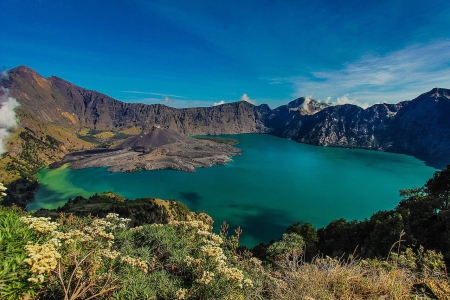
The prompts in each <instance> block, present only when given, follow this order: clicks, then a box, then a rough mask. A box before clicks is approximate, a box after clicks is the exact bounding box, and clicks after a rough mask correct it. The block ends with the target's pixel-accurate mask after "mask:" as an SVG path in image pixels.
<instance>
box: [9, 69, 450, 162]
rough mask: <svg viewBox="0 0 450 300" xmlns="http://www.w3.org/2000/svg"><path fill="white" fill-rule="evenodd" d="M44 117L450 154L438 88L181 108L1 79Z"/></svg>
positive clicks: (24, 78)
mask: <svg viewBox="0 0 450 300" xmlns="http://www.w3.org/2000/svg"><path fill="white" fill-rule="evenodd" d="M2 84H3V85H5V87H6V88H8V89H9V90H10V95H11V96H12V97H15V98H16V99H17V100H18V102H19V103H20V104H21V105H22V106H23V107H22V109H27V110H28V112H29V113H30V114H31V115H33V116H35V117H36V118H37V119H39V121H40V122H42V123H44V124H52V125H54V126H59V127H62V128H70V130H72V131H73V130H74V127H75V128H76V129H75V130H79V129H81V128H88V129H89V130H95V131H113V132H120V131H126V130H131V129H132V128H135V131H142V130H145V129H147V128H150V127H151V126H154V125H161V126H166V127H169V128H171V129H173V130H175V131H177V132H179V133H182V134H193V135H195V134H241V133H269V134H273V135H276V136H279V137H283V138H289V139H292V140H294V141H297V142H302V143H307V144H313V145H320V146H332V147H345V148H361V149H368V150H378V151H388V152H395V153H404V154H408V155H413V156H416V157H418V158H420V159H423V160H425V161H426V162H427V163H428V164H430V165H433V166H435V167H443V166H445V165H446V164H447V163H449V162H450V154H449V151H448V150H449V149H450V139H449V138H448V137H449V136H450V120H449V119H448V118H446V115H448V114H449V113H450V96H449V95H450V90H447V89H443V88H434V89H432V90H431V91H429V92H425V93H423V94H421V95H419V96H418V97H416V98H415V99H413V100H407V101H402V102H399V103H397V104H387V103H383V104H374V105H372V106H370V107H368V108H365V109H363V108H361V107H359V106H356V105H352V104H345V105H330V104H326V103H320V102H318V101H316V100H313V99H310V98H308V97H306V98H305V97H302V98H298V99H295V100H293V101H291V102H289V103H288V104H287V105H282V106H279V107H277V108H274V109H271V108H270V107H269V106H268V105H266V104H262V105H259V106H254V105H252V104H250V103H248V102H245V101H239V102H234V103H227V104H223V105H218V106H213V107H197V108H183V109H175V108H171V107H168V106H165V105H162V104H150V105H147V104H139V103H125V102H121V101H118V100H115V99H113V98H111V97H109V96H107V95H105V94H102V93H99V92H96V91H92V90H87V89H84V88H81V87H78V86H76V85H74V84H72V83H70V82H68V81H65V80H64V79H61V78H59V77H56V76H50V77H48V78H43V77H41V76H40V75H39V74H38V73H37V72H36V71H34V70H32V69H30V68H28V67H25V66H20V67H17V68H14V69H12V70H10V72H9V76H8V78H6V79H4V80H3V82H2Z"/></svg>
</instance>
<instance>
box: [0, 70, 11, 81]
mask: <svg viewBox="0 0 450 300" xmlns="http://www.w3.org/2000/svg"><path fill="white" fill-rule="evenodd" d="M8 75H9V74H8V69H4V70H3V71H2V73H1V74H0V80H3V79H8Z"/></svg>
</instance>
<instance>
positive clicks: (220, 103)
mask: <svg viewBox="0 0 450 300" xmlns="http://www.w3.org/2000/svg"><path fill="white" fill-rule="evenodd" d="M222 104H225V101H223V100H221V101H220V102H214V106H217V105H222Z"/></svg>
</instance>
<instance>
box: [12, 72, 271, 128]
mask: <svg viewBox="0 0 450 300" xmlns="http://www.w3.org/2000/svg"><path fill="white" fill-rule="evenodd" d="M3 84H4V86H5V87H7V88H9V89H10V93H11V96H12V97H15V98H16V99H17V100H18V101H19V102H20V104H22V105H24V106H25V107H27V108H28V109H29V110H31V111H32V112H33V113H34V115H36V116H37V117H38V118H39V119H40V120H41V121H42V122H45V123H51V124H55V125H58V126H62V127H66V126H67V127H72V128H74V127H75V128H83V127H87V128H90V129H95V130H113V131H120V130H125V129H128V128H132V127H143V128H147V127H149V126H153V125H155V124H158V125H162V126H168V127H170V128H172V129H174V130H176V131H178V132H180V133H184V134H232V133H257V132H265V131H267V129H266V127H265V126H264V122H263V120H264V118H265V116H266V115H267V114H268V113H269V112H270V108H269V107H268V106H267V105H260V106H253V105H252V104H250V103H247V102H244V101H241V102H235V103H231V104H224V105H220V106H215V107H204V108H187V109H175V108H171V107H167V106H164V105H160V104H155V105H146V104H136V103H124V102H120V101H117V100H114V99H112V98H111V97H108V96H106V95H104V94H101V93H98V92H95V91H90V90H86V89H83V88H80V87H77V86H75V85H73V84H71V83H69V82H67V81H64V80H63V79H61V78H58V77H55V76H52V77H50V78H43V77H41V76H40V75H39V74H37V73H36V72H35V71H33V70H31V69H29V68H27V67H18V68H15V69H12V70H11V71H10V73H9V78H8V79H7V80H5V81H4V83H3Z"/></svg>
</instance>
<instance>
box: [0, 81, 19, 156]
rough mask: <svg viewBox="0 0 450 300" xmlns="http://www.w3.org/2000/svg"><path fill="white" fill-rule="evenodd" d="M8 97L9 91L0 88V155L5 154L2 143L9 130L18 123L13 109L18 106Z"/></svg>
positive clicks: (6, 137) (15, 101)
mask: <svg viewBox="0 0 450 300" xmlns="http://www.w3.org/2000/svg"><path fill="white" fill-rule="evenodd" d="M2 74H3V73H2ZM8 95H9V90H8V89H5V88H4V87H2V86H0V154H3V153H5V152H6V149H5V146H4V143H5V141H6V140H7V139H8V137H9V129H10V128H12V127H14V126H16V125H17V123H18V120H17V117H16V112H15V111H14V109H15V108H16V107H18V106H19V102H17V100H16V99H14V98H12V97H8Z"/></svg>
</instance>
